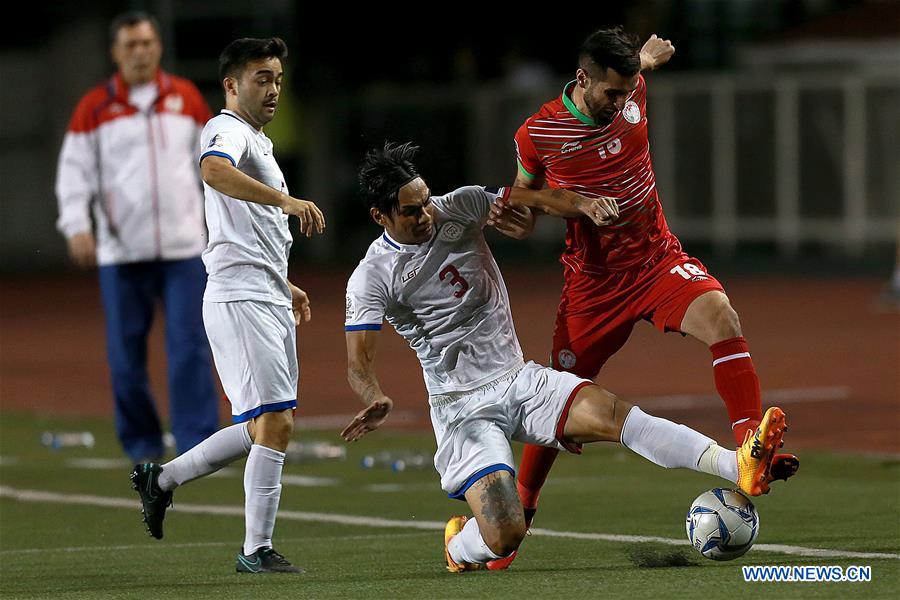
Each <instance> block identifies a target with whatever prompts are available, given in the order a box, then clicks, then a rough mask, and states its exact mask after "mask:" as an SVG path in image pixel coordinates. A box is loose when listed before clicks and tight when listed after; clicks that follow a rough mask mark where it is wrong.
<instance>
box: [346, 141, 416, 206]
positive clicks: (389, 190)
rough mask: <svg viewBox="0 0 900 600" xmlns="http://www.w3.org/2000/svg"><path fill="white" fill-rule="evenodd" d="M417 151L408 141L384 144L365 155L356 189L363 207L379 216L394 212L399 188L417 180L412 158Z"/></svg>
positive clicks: (398, 200) (398, 199)
mask: <svg viewBox="0 0 900 600" xmlns="http://www.w3.org/2000/svg"><path fill="white" fill-rule="evenodd" d="M418 152H419V147H418V146H413V143H412V142H406V143H405V144H394V143H392V142H385V143H384V148H381V149H377V148H376V149H374V150H370V151H368V152H366V156H365V158H364V159H363V162H362V164H361V165H360V167H359V190H360V194H361V195H362V199H363V202H364V203H365V205H366V207H367V208H377V209H378V211H379V212H380V213H381V214H383V215H389V214H391V213H393V212H394V211H395V210H397V207H398V206H399V204H400V198H399V192H400V188H401V187H403V186H404V185H406V184H407V183H409V182H410V181H412V180H413V179H415V178H416V177H419V172H418V170H417V169H416V165H414V164H413V163H412V159H413V158H414V157H415V156H416V154H417V153H418Z"/></svg>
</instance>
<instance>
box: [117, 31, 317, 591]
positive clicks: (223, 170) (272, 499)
mask: <svg viewBox="0 0 900 600" xmlns="http://www.w3.org/2000/svg"><path fill="white" fill-rule="evenodd" d="M286 56H287V48H286V46H285V45H284V42H283V41H282V40H281V39H279V38H269V39H249V38H244V39H239V40H236V41H234V42H232V43H231V44H229V45H228V46H227V47H226V48H225V50H223V51H222V55H221V56H220V58H219V75H220V79H221V81H222V85H223V87H224V89H225V106H226V109H225V110H223V111H222V112H221V113H220V114H219V115H218V116H216V117H214V118H213V119H211V120H210V121H209V122H208V123H207V124H206V127H205V128H204V129H203V133H202V134H201V140H200V171H201V174H202V176H203V182H204V186H203V187H204V192H205V195H206V222H207V227H208V228H209V245H208V247H207V248H206V251H205V252H204V253H203V262H204V263H205V265H206V270H207V272H208V274H209V282H208V284H207V287H206V294H205V295H204V298H203V321H204V324H205V326H206V332H207V335H208V337H209V341H210V345H211V346H212V350H213V358H214V359H215V363H216V368H217V370H218V372H219V378H220V379H221V381H222V386H223V387H224V388H225V394H226V395H227V397H228V399H229V401H230V402H231V405H232V411H231V412H232V419H233V421H234V423H235V424H234V425H232V426H231V427H226V428H225V429H221V430H219V431H218V432H216V433H215V434H213V435H212V436H210V437H209V438H207V439H206V440H205V441H203V442H201V443H200V444H199V445H197V446H195V447H194V448H193V449H191V450H190V451H188V452H186V453H184V454H182V455H181V456H179V457H178V458H176V459H174V460H172V461H171V462H168V463H166V464H164V465H157V464H152V463H147V464H142V465H136V466H135V469H134V471H133V473H132V482H133V485H134V488H135V489H136V490H137V491H138V493H139V494H140V497H141V504H142V508H143V512H144V522H145V523H146V525H147V529H148V530H149V532H150V534H151V535H152V536H153V537H156V538H162V535H163V531H162V524H163V518H164V517H165V512H166V508H167V506H169V505H170V504H171V501H172V491H173V490H174V489H175V488H176V487H177V486H179V485H181V484H183V483H186V482H188V481H191V480H193V479H197V478H198V477H202V476H204V475H209V474H210V473H213V472H215V471H217V470H219V469H221V468H222V467H224V466H225V465H227V464H229V463H231V462H233V461H235V460H237V459H240V458H244V457H247V464H246V467H245V468H244V492H245V495H246V502H245V523H246V533H245V537H244V544H243V546H242V548H241V551H240V552H238V554H237V558H236V563H235V568H236V570H237V571H238V572H243V573H271V572H282V573H299V572H302V571H301V570H300V569H298V568H297V567H295V566H293V565H291V563H290V562H288V561H287V560H286V559H285V558H284V557H283V556H282V555H281V554H279V553H278V552H276V551H275V550H274V549H273V548H272V533H273V531H274V528H275V516H276V513H277V511H278V502H279V499H280V497H281V471H282V467H283V465H284V452H285V450H286V449H287V445H288V441H289V439H290V436H291V433H292V432H293V427H294V418H293V410H294V408H295V407H296V406H297V380H298V375H299V373H298V366H297V348H296V331H295V328H296V326H298V325H299V324H300V322H301V321H309V319H310V308H309V299H308V297H307V295H306V293H305V292H304V291H303V290H301V289H300V288H298V287H297V286H295V285H293V284H292V283H291V282H290V281H288V279H287V267H288V263H287V261H288V253H289V251H290V247H291V241H292V240H291V234H290V230H289V229H288V215H295V216H297V217H298V218H299V219H300V230H301V231H302V232H303V233H304V234H305V235H307V236H310V235H312V233H313V232H318V233H322V231H323V230H324V227H325V219H324V217H323V216H322V213H321V211H320V210H319V209H318V207H316V205H315V204H313V203H312V202H308V201H306V200H299V199H297V198H292V197H291V196H289V195H288V190H287V186H286V185H285V183H284V175H282V173H281V169H279V167H278V163H277V162H276V161H275V157H274V155H273V153H272V142H271V140H269V138H268V137H266V135H265V134H264V133H263V132H262V129H263V126H264V125H265V124H266V123H268V122H269V121H271V120H272V118H274V116H275V110H276V107H277V106H278V98H279V93H280V91H281V81H282V77H283V67H282V63H283V61H284V58H285V57H286Z"/></svg>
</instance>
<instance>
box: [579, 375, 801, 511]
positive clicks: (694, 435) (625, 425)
mask: <svg viewBox="0 0 900 600" xmlns="http://www.w3.org/2000/svg"><path fill="white" fill-rule="evenodd" d="M784 425H785V419H784V412H783V411H781V409H779V408H775V407H773V408H770V409H769V410H768V411H767V412H766V415H765V416H764V417H763V420H762V423H760V426H759V427H758V428H757V430H756V432H755V434H754V435H753V436H748V437H747V441H745V443H744V445H743V446H741V448H739V450H738V452H735V451H734V450H728V449H726V448H723V447H721V446H719V445H718V444H717V443H716V442H715V441H713V440H712V439H711V438H708V437H707V436H705V435H703V434H701V433H699V432H697V431H694V430H693V429H691V428H690V427H686V426H685V425H680V424H676V423H673V422H671V421H668V420H666V419H661V418H659V417H654V416H652V415H648V414H647V413H645V412H644V411H642V410H641V409H640V408H638V407H637V406H632V405H631V404H629V403H628V402H625V401H623V400H620V399H618V398H617V397H616V396H615V395H614V394H611V393H610V392H607V391H606V390H604V389H602V388H601V387H599V386H596V385H589V386H585V387H584V388H582V389H581V390H580V391H579V392H578V395H577V396H576V397H575V401H574V402H573V403H572V407H571V408H570V410H569V414H568V417H567V419H566V422H565V427H564V429H563V437H564V439H565V440H566V441H568V442H574V443H587V442H598V441H617V442H620V443H621V444H622V445H623V446H625V447H626V448H628V449H630V450H631V451H633V452H635V453H637V454H640V455H641V456H643V457H644V458H646V459H647V460H650V461H652V462H654V463H656V464H657V465H660V466H662V467H666V468H686V469H693V470H695V471H702V472H704V473H710V474H712V475H718V476H720V477H723V478H724V479H727V480H728V481H731V482H732V483H736V484H738V485H739V486H740V487H741V489H742V490H743V491H744V492H746V493H747V494H749V495H751V496H759V495H760V494H764V493H766V492H767V491H768V485H766V479H767V477H768V475H769V471H770V469H771V466H772V460H773V459H774V457H775V451H776V450H777V449H778V448H779V447H780V446H781V444H782V436H783V434H784Z"/></svg>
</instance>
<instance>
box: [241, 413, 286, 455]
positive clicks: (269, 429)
mask: <svg viewBox="0 0 900 600" xmlns="http://www.w3.org/2000/svg"><path fill="white" fill-rule="evenodd" d="M293 433H294V414H293V411H291V410H283V411H279V412H270V413H263V414H262V415H260V416H259V417H257V419H256V423H255V427H254V428H252V429H251V435H253V441H254V442H256V443H257V444H263V445H271V446H273V447H277V448H284V447H287V444H288V442H289V441H290V439H291V434H293Z"/></svg>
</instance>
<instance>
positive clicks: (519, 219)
mask: <svg viewBox="0 0 900 600" xmlns="http://www.w3.org/2000/svg"><path fill="white" fill-rule="evenodd" d="M543 185H544V178H543V177H542V176H535V177H529V176H526V175H525V174H523V173H522V172H521V171H520V172H518V173H516V180H515V182H514V183H513V189H515V188H522V189H533V190H539V189H541V187H543ZM536 220H537V213H536V212H534V211H532V210H531V209H530V208H529V207H527V206H521V205H520V206H513V205H511V204H510V203H509V202H506V201H503V200H499V199H498V200H497V201H495V202H493V203H492V204H491V212H490V214H489V215H488V220H487V224H488V225H489V226H491V227H493V228H494V229H496V230H497V231H499V232H500V233H502V234H503V235H505V236H507V237H511V238H513V239H515V240H524V239H525V238H527V237H528V236H529V235H531V233H532V232H533V231H534V223H535V221H536Z"/></svg>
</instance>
